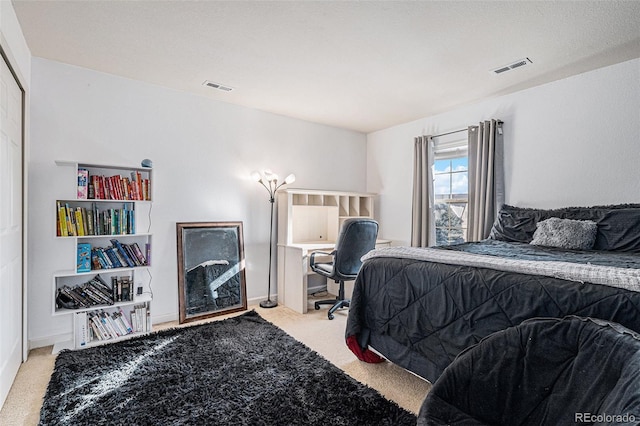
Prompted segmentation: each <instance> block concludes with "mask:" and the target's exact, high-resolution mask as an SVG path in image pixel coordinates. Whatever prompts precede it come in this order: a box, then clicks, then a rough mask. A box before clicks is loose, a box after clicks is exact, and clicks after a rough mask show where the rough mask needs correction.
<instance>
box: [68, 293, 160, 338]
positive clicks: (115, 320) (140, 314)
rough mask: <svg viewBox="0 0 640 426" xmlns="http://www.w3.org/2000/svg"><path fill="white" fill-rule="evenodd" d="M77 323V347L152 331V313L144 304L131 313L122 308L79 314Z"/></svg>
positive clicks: (135, 307) (137, 306) (76, 319)
mask: <svg viewBox="0 0 640 426" xmlns="http://www.w3.org/2000/svg"><path fill="white" fill-rule="evenodd" d="M75 321H76V331H77V334H76V347H82V346H85V345H86V344H87V343H90V342H92V341H101V340H112V339H117V338H119V337H122V336H126V335H129V334H133V333H146V332H149V331H151V312H150V311H149V308H148V306H147V304H144V303H143V304H140V305H136V306H134V308H133V310H131V311H130V312H129V313H127V312H125V310H124V309H123V308H122V307H117V308H114V309H100V310H96V311H92V312H82V313H78V314H76V318H75ZM83 342H84V343H83Z"/></svg>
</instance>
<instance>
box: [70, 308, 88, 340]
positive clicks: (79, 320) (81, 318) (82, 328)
mask: <svg viewBox="0 0 640 426" xmlns="http://www.w3.org/2000/svg"><path fill="white" fill-rule="evenodd" d="M73 318H74V321H75V331H76V348H80V347H83V346H86V345H87V342H89V329H88V328H89V327H88V322H87V313H86V312H77V313H76V314H74V316H73Z"/></svg>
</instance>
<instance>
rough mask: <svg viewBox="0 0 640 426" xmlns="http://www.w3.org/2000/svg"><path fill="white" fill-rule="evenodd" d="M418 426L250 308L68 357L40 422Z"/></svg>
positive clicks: (63, 356) (59, 365) (62, 359)
mask: <svg viewBox="0 0 640 426" xmlns="http://www.w3.org/2000/svg"><path fill="white" fill-rule="evenodd" d="M84 424H87V425H89V424H91V425H129V426H130V425H320V424H322V425H374V424H375V425H415V424H416V417H415V416H414V415H413V414H412V413H410V412H409V411H407V410H404V409H403V408H401V407H399V406H398V405H397V404H395V403H394V402H391V401H389V400H387V399H385V398H384V397H382V396H381V395H380V394H379V393H378V392H377V391H375V390H374V389H372V388H369V387H367V386H365V385H363V384H362V383H359V382H357V381H356V380H354V379H353V378H351V377H350V376H348V375H347V374H345V373H344V372H343V371H342V370H340V369H339V368H337V367H336V366H334V365H333V364H331V363H330V362H329V361H327V360H326V359H324V358H322V357H321V356H320V355H319V354H318V353H316V352H314V351H312V350H311V349H309V348H308V347H307V346H305V345H304V344H302V343H301V342H299V341H297V340H295V339H294V338H293V337H291V336H290V335H288V334H287V333H285V332H284V331H283V330H281V329H280V328H278V327H276V326H275V325H273V324H271V323H270V322H268V321H266V320H265V319H263V318H262V317H261V316H260V315H259V314H258V313H257V312H255V311H249V312H247V313H245V314H242V315H239V316H237V317H233V318H229V319H225V320H222V321H214V322H211V323H207V324H201V325H195V326H191V327H184V328H175V329H170V330H163V331H159V332H156V333H152V334H150V335H147V336H144V337H139V338H134V339H130V340H125V341H121V342H116V343H112V344H108V345H103V346H97V347H92V348H87V349H83V350H80V351H68V350H67V351H62V352H60V354H58V357H57V359H56V363H55V368H54V372H53V375H52V377H51V380H50V382H49V385H48V388H47V392H46V395H45V399H44V403H43V406H42V410H41V413H40V425H47V426H49V425H84Z"/></svg>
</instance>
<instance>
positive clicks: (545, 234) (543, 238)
mask: <svg viewBox="0 0 640 426" xmlns="http://www.w3.org/2000/svg"><path fill="white" fill-rule="evenodd" d="M597 231H598V224H597V223H595V222H594V221H591V220H573V219H560V218H558V217H552V218H549V219H546V220H542V221H540V222H538V223H537V224H536V232H534V233H533V239H532V240H531V243H530V244H533V245H536V246H547V247H558V248H564V249H570V250H590V249H592V248H593V245H594V244H595V242H596V233H597Z"/></svg>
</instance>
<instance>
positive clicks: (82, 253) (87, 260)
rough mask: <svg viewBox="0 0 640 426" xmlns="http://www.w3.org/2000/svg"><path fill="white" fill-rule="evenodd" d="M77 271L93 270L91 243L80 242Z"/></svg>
mask: <svg viewBox="0 0 640 426" xmlns="http://www.w3.org/2000/svg"><path fill="white" fill-rule="evenodd" d="M76 271H78V272H90V271H91V244H88V243H78V258H77V263H76Z"/></svg>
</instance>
